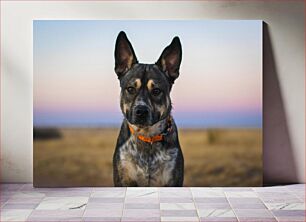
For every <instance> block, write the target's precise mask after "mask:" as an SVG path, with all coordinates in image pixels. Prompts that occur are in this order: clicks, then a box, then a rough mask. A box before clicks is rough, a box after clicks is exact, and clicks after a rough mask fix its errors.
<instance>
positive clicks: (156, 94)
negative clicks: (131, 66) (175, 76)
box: [152, 88, 161, 96]
mask: <svg viewBox="0 0 306 222" xmlns="http://www.w3.org/2000/svg"><path fill="white" fill-rule="evenodd" d="M160 93H161V90H160V89H159V88H155V89H153V90H152V94H153V95H154V96H158V95H159V94H160Z"/></svg>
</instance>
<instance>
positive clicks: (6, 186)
mask: <svg viewBox="0 0 306 222" xmlns="http://www.w3.org/2000/svg"><path fill="white" fill-rule="evenodd" d="M23 185H24V184H21V183H2V184H0V186H1V191H17V190H20V189H21V187H22V186H23Z"/></svg>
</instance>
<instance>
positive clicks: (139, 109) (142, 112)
mask: <svg viewBox="0 0 306 222" xmlns="http://www.w3.org/2000/svg"><path fill="white" fill-rule="evenodd" d="M148 114H149V109H148V107H146V106H136V108H135V115H136V116H137V117H140V118H145V117H147V116H148Z"/></svg>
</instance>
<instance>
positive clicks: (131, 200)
mask: <svg viewBox="0 0 306 222" xmlns="http://www.w3.org/2000/svg"><path fill="white" fill-rule="evenodd" d="M124 202H125V203H143V204H147V203H154V204H158V203H159V200H158V198H145V197H141V198H126V199H125V201H124Z"/></svg>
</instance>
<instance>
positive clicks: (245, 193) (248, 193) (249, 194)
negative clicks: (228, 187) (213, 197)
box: [225, 191, 257, 197]
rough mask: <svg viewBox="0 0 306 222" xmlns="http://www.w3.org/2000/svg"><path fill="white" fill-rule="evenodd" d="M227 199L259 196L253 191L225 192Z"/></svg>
mask: <svg viewBox="0 0 306 222" xmlns="http://www.w3.org/2000/svg"><path fill="white" fill-rule="evenodd" d="M225 196H226V197H257V194H256V193H255V192H251V191H243V192H238V191H226V192H225Z"/></svg>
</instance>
